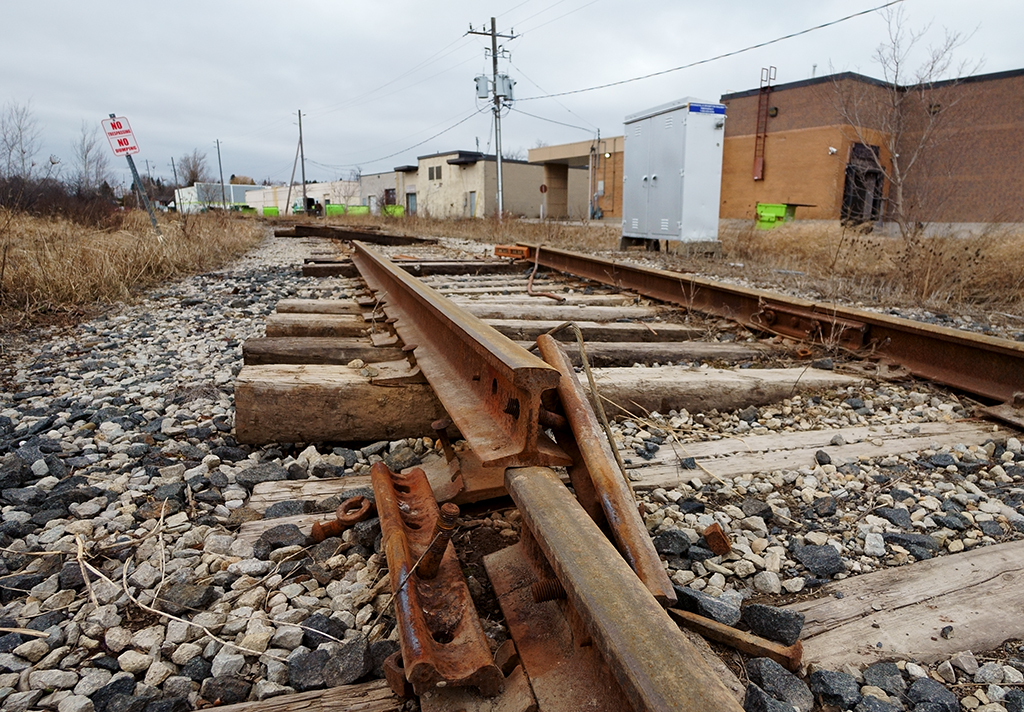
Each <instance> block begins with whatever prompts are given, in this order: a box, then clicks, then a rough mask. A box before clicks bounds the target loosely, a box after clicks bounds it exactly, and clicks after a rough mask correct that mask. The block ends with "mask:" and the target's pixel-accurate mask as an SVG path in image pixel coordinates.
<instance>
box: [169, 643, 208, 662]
mask: <svg viewBox="0 0 1024 712" xmlns="http://www.w3.org/2000/svg"><path fill="white" fill-rule="evenodd" d="M202 652H203V648H202V647H201V646H199V645H196V644H195V643H181V644H180V645H178V646H177V647H176V648H175V649H174V652H173V653H171V662H172V663H174V664H175V665H184V664H185V663H187V662H188V661H189V660H191V659H192V658H194V657H196V656H197V655H201V654H202Z"/></svg>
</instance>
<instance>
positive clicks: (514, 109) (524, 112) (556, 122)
mask: <svg viewBox="0 0 1024 712" xmlns="http://www.w3.org/2000/svg"><path fill="white" fill-rule="evenodd" d="M510 108H511V109H512V111H514V112H516V113H517V114H523V115H524V116H529V117H530V118H533V119H540V120H541V121H547V122H548V123H549V124H558V125H559V126H568V127H569V128H571V129H579V130H580V131H586V132H587V133H588V134H593V133H594V132H593V131H591V130H590V129H588V128H586V127H583V126H575V125H573V124H567V123H565V122H564V121H555V120H554V119H546V118H544V117H543V116H537V115H536V114H530V113H528V112H526V111H523V110H522V109H518V108H516V107H515V106H512V107H510Z"/></svg>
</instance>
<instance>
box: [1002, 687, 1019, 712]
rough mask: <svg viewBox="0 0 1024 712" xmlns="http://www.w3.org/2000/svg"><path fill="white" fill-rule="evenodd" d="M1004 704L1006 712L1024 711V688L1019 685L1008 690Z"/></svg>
mask: <svg viewBox="0 0 1024 712" xmlns="http://www.w3.org/2000/svg"><path fill="white" fill-rule="evenodd" d="M1003 706H1004V707H1005V708H1006V712H1024V690H1022V689H1020V688H1019V687H1015V688H1013V689H1010V690H1007V691H1006V696H1005V697H1004V698H1003Z"/></svg>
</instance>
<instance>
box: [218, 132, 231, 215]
mask: <svg viewBox="0 0 1024 712" xmlns="http://www.w3.org/2000/svg"><path fill="white" fill-rule="evenodd" d="M217 170H219V171H220V203H221V205H222V206H223V208H224V209H225V210H227V209H228V199H227V196H226V195H225V193H224V166H222V165H221V163H220V139H217Z"/></svg>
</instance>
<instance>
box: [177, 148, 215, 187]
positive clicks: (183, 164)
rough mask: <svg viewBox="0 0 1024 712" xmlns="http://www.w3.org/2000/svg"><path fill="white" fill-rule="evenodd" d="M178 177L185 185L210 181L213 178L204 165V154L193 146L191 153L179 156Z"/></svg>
mask: <svg viewBox="0 0 1024 712" xmlns="http://www.w3.org/2000/svg"><path fill="white" fill-rule="evenodd" d="M178 177H179V178H180V179H181V184H182V185H185V186H188V185H195V184H196V183H209V182H211V181H212V180H213V178H212V174H211V173H210V169H209V168H208V167H207V165H206V154H205V153H203V152H202V151H200V150H199V149H198V148H194V149H192V153H186V154H185V155H184V156H182V157H181V158H179V159H178Z"/></svg>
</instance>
